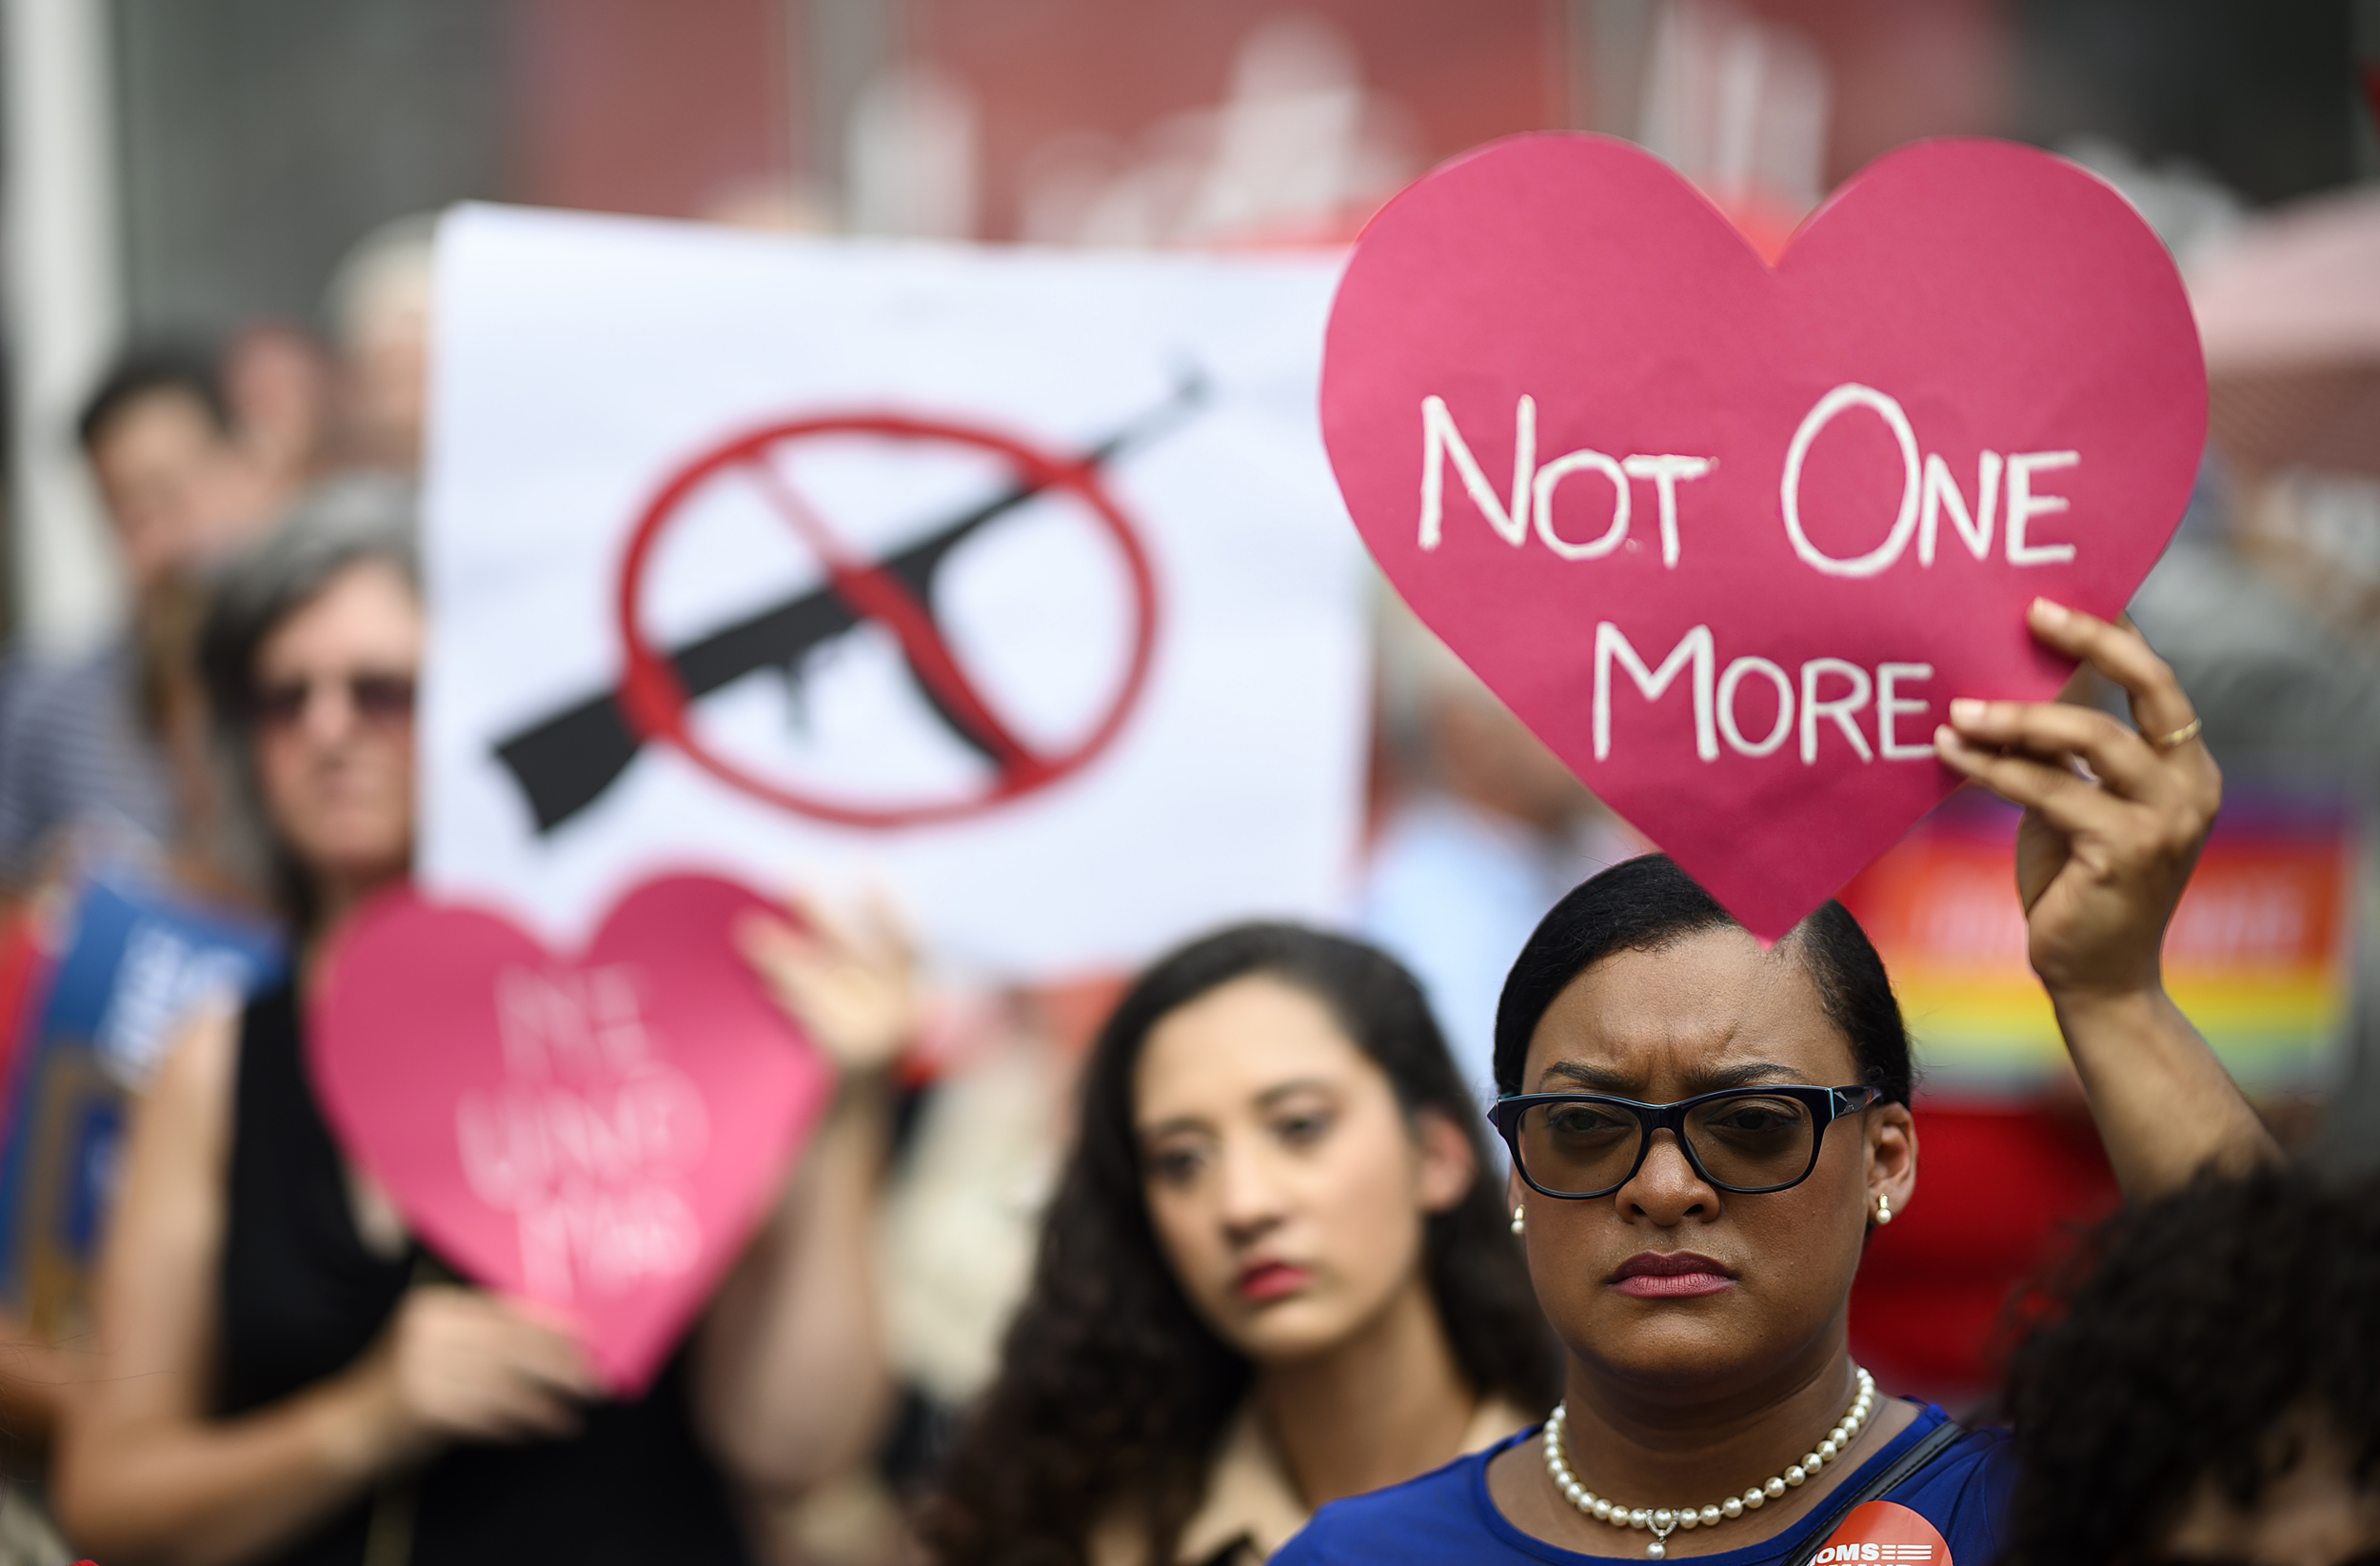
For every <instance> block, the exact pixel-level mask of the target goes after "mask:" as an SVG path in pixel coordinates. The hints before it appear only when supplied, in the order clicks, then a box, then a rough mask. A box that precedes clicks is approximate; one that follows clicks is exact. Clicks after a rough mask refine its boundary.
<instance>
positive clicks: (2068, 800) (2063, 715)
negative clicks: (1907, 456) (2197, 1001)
mask: <svg viewBox="0 0 2380 1566" xmlns="http://www.w3.org/2000/svg"><path fill="white" fill-rule="evenodd" d="M2027 621H2028V624H2030V625H2031V627H2032V630H2033V635H2034V636H2035V637H2036V638H2037V639H2038V640H2039V641H2040V642H2041V643H2042V644H2043V645H2044V646H2046V647H2049V648H2051V649H2052V650H2053V651H2056V652H2059V653H2062V654H2064V655H2066V656H2068V657H2070V658H2076V659H2079V660H2081V661H2082V662H2083V664H2086V665H2087V666H2088V667H2090V668H2092V669H2093V670H2095V671H2097V672H2098V673H2099V674H2100V675H2102V676H2104V677H2106V678H2107V679H2108V680H2110V681H2112V682H2113V683H2114V684H2117V685H2119V686H2121V687H2122V688H2123V690H2124V693H2125V696H2126V699H2127V700H2128V702H2129V704H2130V705H2131V708H2132V725H2131V726H2127V725H2126V724H2122V723H2119V722H2117V721H2116V720H2115V719H2113V718H2112V717H2110V716H2108V715H2107V714H2106V713H2103V712H2099V711H2096V710H2095V709H2092V708H2090V707H2083V706H2075V705H2070V704H2065V703H2062V702H1982V701H1973V700H1961V701H1955V702H1953V703H1951V704H1950V719H1951V721H1950V723H1948V724H1944V725H1943V726H1942V727H1941V728H1940V729H1938V730H1937V731H1936V732H1935V735H1934V746H1935V751H1936V753H1937V754H1938V755H1939V756H1940V757H1941V758H1942V761H1943V763H1945V764H1946V765H1948V766H1951V767H1953V768H1954V769H1955V770H1957V771H1958V772H1961V773H1963V774H1965V775H1966V776H1967V777H1970V778H1972V779H1973V780H1975V781H1976V782H1977V783H1982V784H1983V785H1984V786H1985V787H1987V788H1989V789H1991V790H1992V791H1993V793H1995V794H1997V795H1999V796H2000V797H2001V798H2002V799H2005V800H2007V801H2009V802H2010V803H2013V804H2018V805H2022V806H2023V807H2024V811H2025V817H2024V823H2023V825H2022V827H2021V828H2020V829H2019V831H2018V836H2017V846H2016V881H2017V891H2018V894H2019V896H2020V897H2021V898H2022V899H2023V902H2024V905H2025V922H2026V929H2027V945H2028V952H2029V955H2030V957H2031V959H2032V961H2033V969H2034V971H2035V972H2037V973H2038V974H2040V976H2041V979H2042V981H2043V982H2044V983H2045V984H2047V985H2048V986H2049V987H2050V989H2051V991H2052V993H2053V994H2072V995H2093V994H2102V995H2117V994H2128V993H2134V992H2137V991H2141V990H2144V989H2148V988H2152V987H2153V986H2154V985H2155V984H2156V983H2157V980H2158V952H2159V948H2160V947H2161V946H2162V944H2163V942H2164V939H2165V928H2166V925H2167V923H2168V922H2170V921H2171V920H2172V917H2173V909H2174V906H2175V904H2177V903H2178V902H2180V901H2181V896H2182V888H2183V887H2184V885H2185V884H2187V883H2188V882H2189V880H2190V872H2191V867H2192V865H2194V864H2195V863H2196V862H2197V860H2198V851H2199V849H2200V848H2201V847H2202V846H2203V845H2204V844H2205V842H2206V839H2207V831H2208V829H2209V828H2210V827H2211V826H2212V825H2213V824H2214V816H2215V810H2216V807H2217V806H2218V805H2220V803H2222V798H2223V780H2222V776H2221V774H2220V773H2219V772H2218V771H2217V770H2216V767H2215V763H2214V759H2213V757H2211V755H2209V754H2208V752H2207V747H2206V745H2205V743H2203V742H2202V741H2201V740H2200V739H2199V737H2198V719H2197V717H2196V715H2195V714H2194V713H2193V712H2192V710H2191V705H2190V699H2189V697H2187V696H2186V695H2184V694H2183V692H2182V688H2181V685H2180V683H2179V682H2177V681H2176V680H2175V679H2174V677H2173V671H2172V669H2171V668H2169V667H2168V666H2167V665H2166V664H2165V662H2164V660H2162V659H2160V658H2158V657H2157V656H2156V654H2155V653H2153V652H2152V651H2151V650H2150V648H2149V644H2148V643H2147V642H2145V641H2143V640H2142V638H2141V636H2140V633H2139V632H2138V631H2136V630H2133V629H2132V628H2131V627H2130V626H2128V625H2117V624H2110V623H2109V622H2107V621H2104V620H2101V619H2099V618H2097V617H2096V616H2093V615H2089V614H2084V613H2081V612H2080V611H2078V610H2073V609H2069V608H2066V607H2065V606H2063V605H2058V604H2053V603H2052V602H2050V601H2049V600H2047V599H2036V600H2035V601H2034V602H2033V605H2032V607H2031V608H2030V610H2029V611H2028V613H2027ZM2076 763H2080V765H2079V766H2078V765H2077V764H2076Z"/></svg>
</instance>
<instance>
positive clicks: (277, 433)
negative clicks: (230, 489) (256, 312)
mask: <svg viewBox="0 0 2380 1566" xmlns="http://www.w3.org/2000/svg"><path fill="white" fill-rule="evenodd" d="M329 382H330V372H329V369H328V367H327V365H325V363H324V361H323V356H322V352H321V350H320V349H318V348H317V347H315V346H314V344H313V343H312V341H311V340H309V339H308V338H307V336H306V335H305V334H304V333H303V332H299V331H296V330H293V329H291V328H289V327H273V326H265V327H250V328H249V329H248V330H247V331H244V332H242V333H240V335H239V336H237V337H235V338H233V339H232V340H231V342H230V344H229V346H228V347H226V348H225V350H224V356H223V390H224V396H225V397H226V398H227V399H228V400H229V402H230V404H231V407H232V411H233V414H234V416H235V418H236V420H237V422H238V424H239V426H240V434H241V437H242V440H243V442H244V444H245V445H246V446H248V451H249V453H250V456H251V458H252V459H253V460H254V462H255V463H256V464H257V466H259V467H260V468H261V469H262V470H263V473H262V479H263V482H264V483H265V484H266V485H267V486H269V488H270V489H271V490H272V492H273V494H274V495H275V496H276V497H279V496H283V495H287V494H288V493H290V492H293V491H294V490H295V489H296V488H297V487H298V486H300V485H301V484H302V483H303V481H304V479H305V477H306V475H307V472H308V471H309V470H310V469H311V467H312V466H313V464H314V462H315V460H316V458H317V457H318V456H319V454H320V450H321V446H322V444H323V426H324V424H325V422H326V420H327V416H328V403H329V398H330V386H329Z"/></svg>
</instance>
